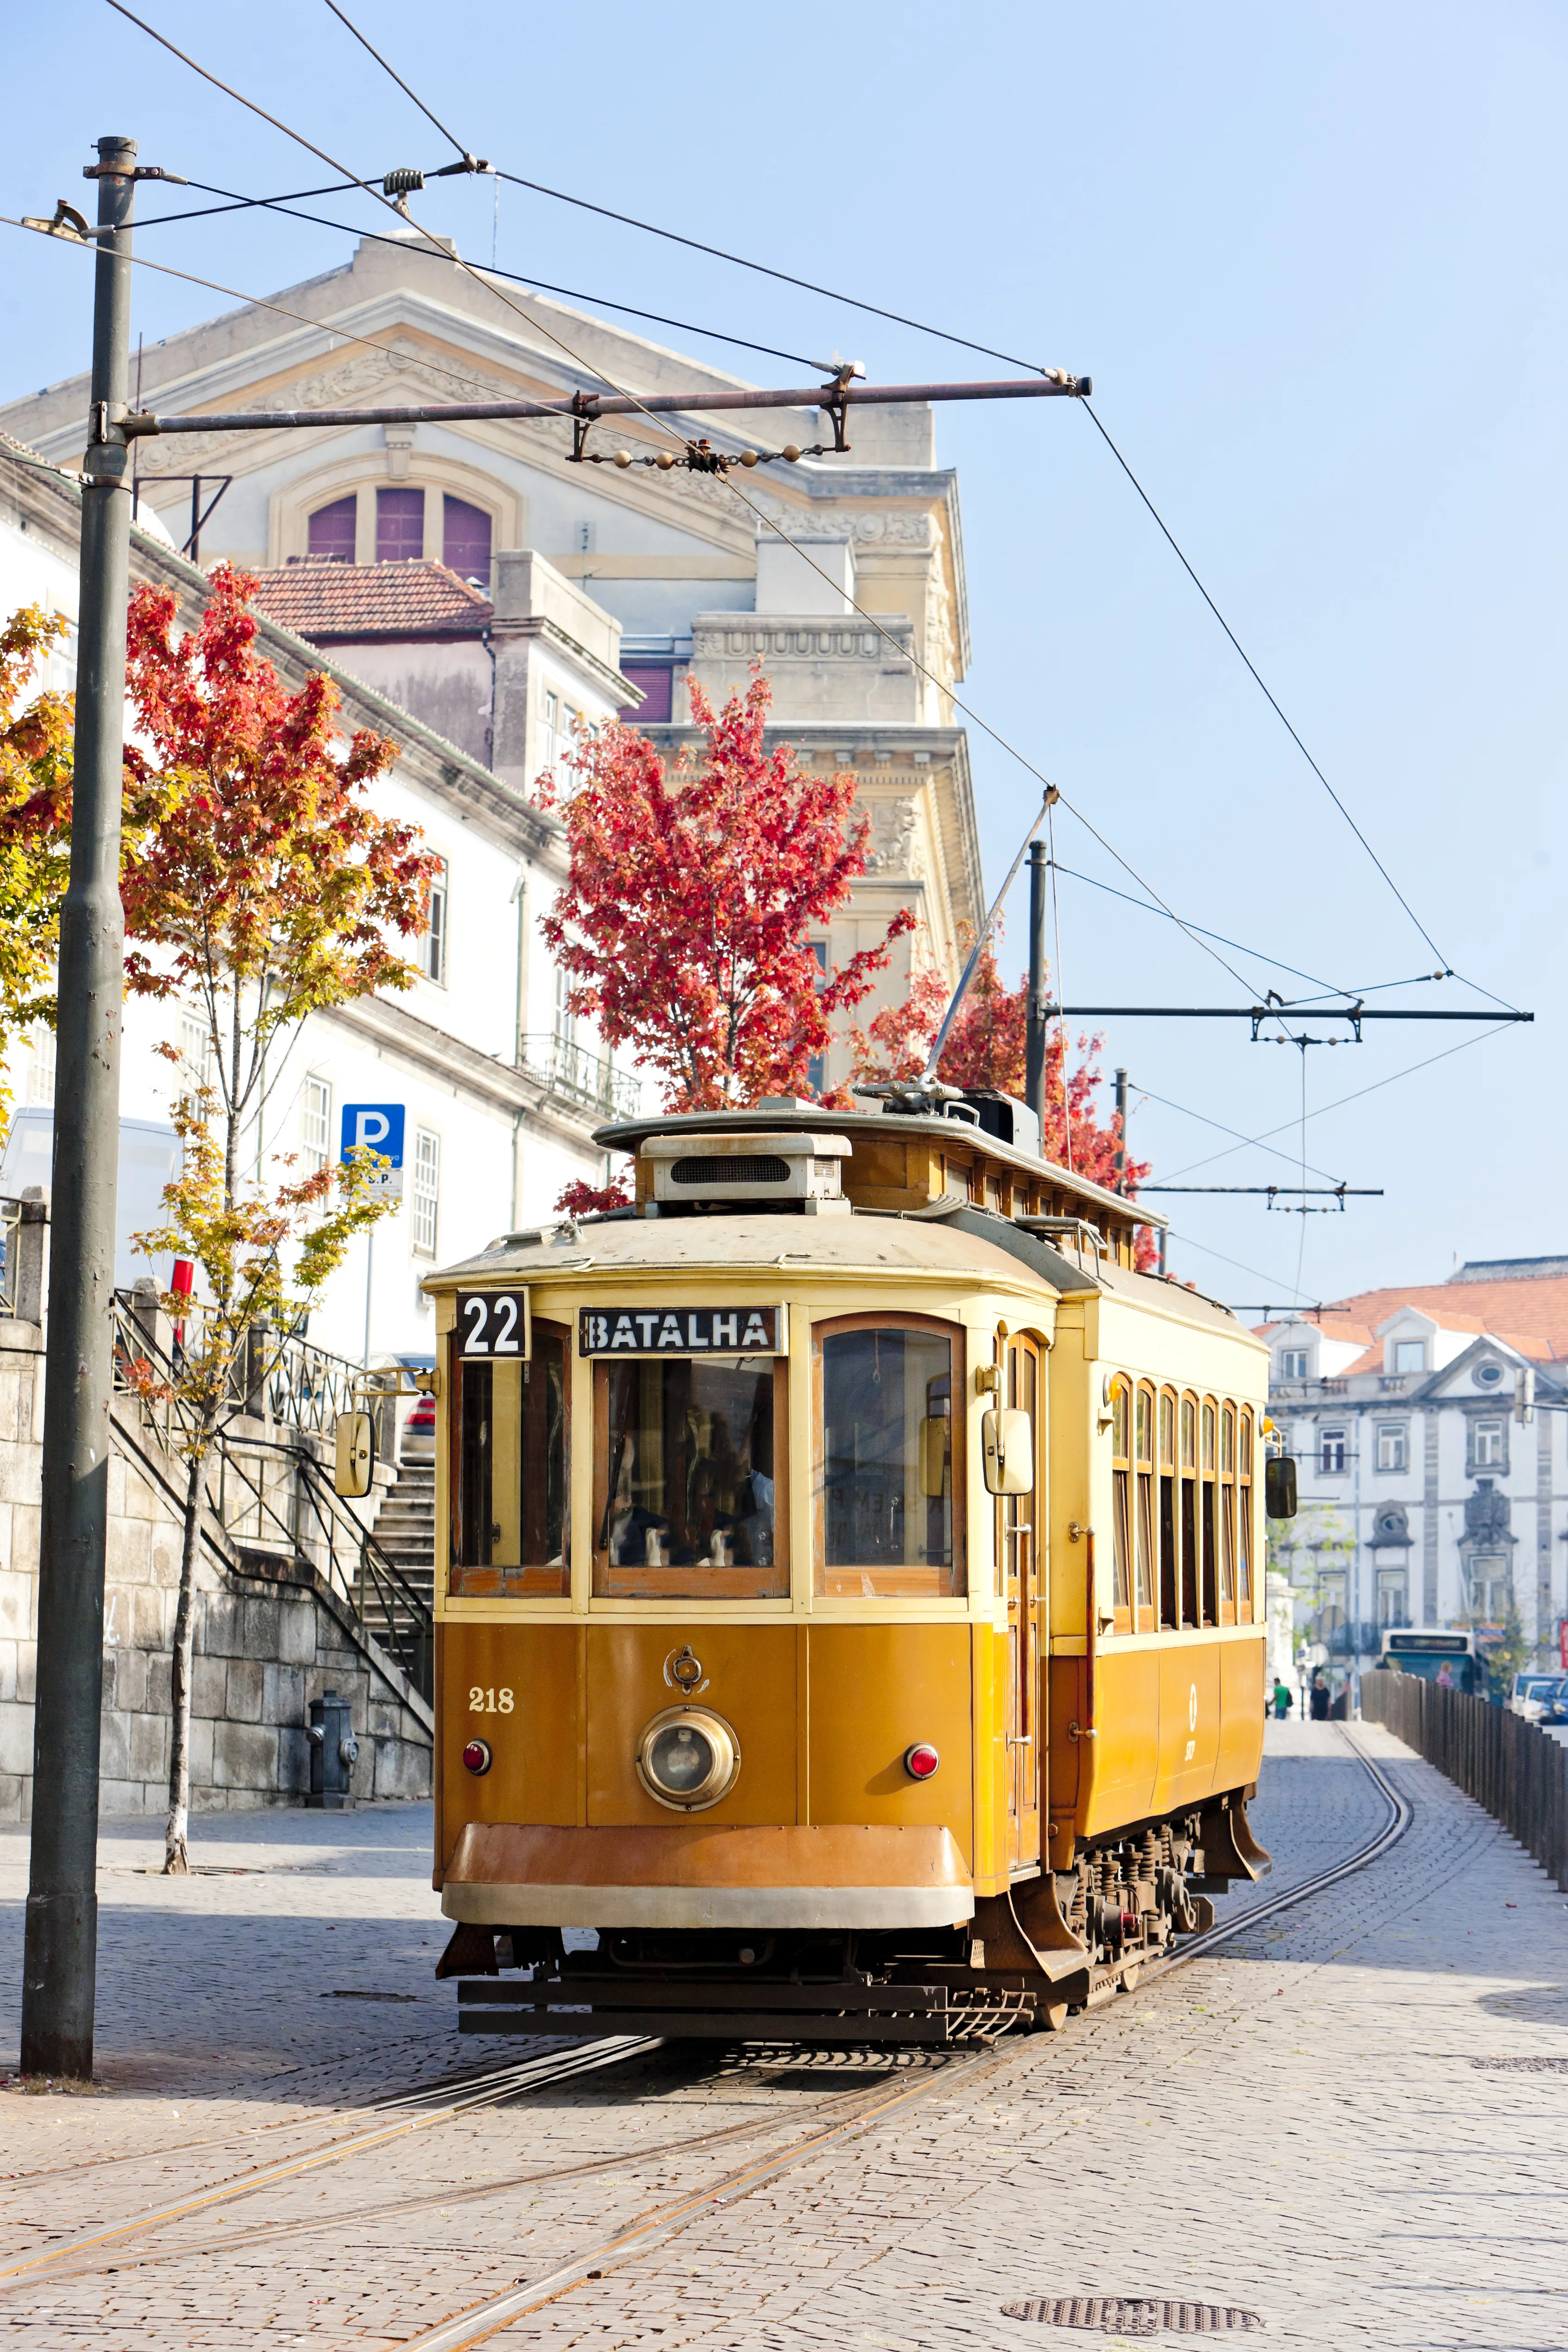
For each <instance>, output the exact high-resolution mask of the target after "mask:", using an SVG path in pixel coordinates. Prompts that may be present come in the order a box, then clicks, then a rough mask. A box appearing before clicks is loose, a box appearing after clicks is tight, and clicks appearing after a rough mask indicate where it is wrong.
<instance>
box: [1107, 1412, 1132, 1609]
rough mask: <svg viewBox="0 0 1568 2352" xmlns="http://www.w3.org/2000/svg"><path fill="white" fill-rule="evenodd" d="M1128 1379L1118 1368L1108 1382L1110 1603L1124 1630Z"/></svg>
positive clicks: (1127, 1605) (1128, 1601) (1128, 1578)
mask: <svg viewBox="0 0 1568 2352" xmlns="http://www.w3.org/2000/svg"><path fill="white" fill-rule="evenodd" d="M1130 1403H1131V1400H1130V1396H1129V1391H1128V1383H1127V1381H1126V1380H1125V1378H1124V1377H1123V1375H1122V1374H1121V1373H1120V1372H1117V1373H1114V1374H1113V1375H1112V1377H1111V1383H1110V1427H1111V1438H1110V1497H1111V1531H1112V1535H1113V1537H1114V1543H1115V1567H1116V1585H1115V1596H1114V1606H1115V1610H1116V1621H1115V1622H1116V1631H1117V1632H1118V1633H1130V1632H1131V1627H1132V1493H1131V1487H1132V1467H1131V1454H1130V1451H1129V1447H1130V1442H1131V1429H1130V1423H1131V1410H1130Z"/></svg>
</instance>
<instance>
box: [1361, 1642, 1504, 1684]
mask: <svg viewBox="0 0 1568 2352" xmlns="http://www.w3.org/2000/svg"><path fill="white" fill-rule="evenodd" d="M1377 1663H1378V1665H1379V1667H1380V1668H1381V1669H1382V1670H1383V1671H1384V1672H1385V1673H1389V1674H1395V1675H1421V1676H1422V1677H1423V1679H1424V1680H1425V1681H1426V1682H1429V1683H1435V1682H1436V1680H1437V1678H1438V1676H1439V1675H1440V1674H1441V1673H1442V1671H1443V1668H1444V1665H1445V1664H1447V1668H1448V1672H1449V1674H1450V1675H1452V1677H1453V1683H1454V1688H1455V1689H1456V1690H1458V1691H1464V1692H1466V1693H1468V1695H1469V1696H1471V1697H1473V1698H1489V1696H1491V1691H1490V1685H1489V1680H1488V1675H1487V1663H1486V1659H1485V1657H1484V1656H1483V1654H1482V1653H1481V1650H1480V1647H1479V1643H1478V1641H1477V1638H1476V1634H1475V1633H1474V1631H1473V1630H1468V1629H1467V1628H1465V1627H1464V1626H1458V1625H1456V1626H1451V1627H1448V1628H1447V1629H1446V1630H1445V1631H1444V1632H1442V1633H1412V1632H1411V1631H1410V1630H1409V1629H1408V1628H1403V1629H1401V1630H1400V1631H1398V1632H1395V1633H1384V1637H1383V1655H1382V1657H1381V1658H1379V1660H1378V1662H1377Z"/></svg>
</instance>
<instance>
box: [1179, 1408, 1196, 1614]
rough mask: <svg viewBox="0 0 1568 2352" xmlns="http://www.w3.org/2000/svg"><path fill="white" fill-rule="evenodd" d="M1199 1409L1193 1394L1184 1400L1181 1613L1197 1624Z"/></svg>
mask: <svg viewBox="0 0 1568 2352" xmlns="http://www.w3.org/2000/svg"><path fill="white" fill-rule="evenodd" d="M1197 1439H1198V1408H1197V1401H1196V1399H1195V1398H1194V1397H1190V1396H1184V1398H1183V1399H1182V1475H1181V1488H1182V1496H1181V1514H1182V1518H1181V1537H1182V1615H1181V1622H1182V1623H1183V1624H1184V1625H1195V1624H1197V1623H1198V1622H1199V1620H1198V1475H1197V1474H1198V1444H1197Z"/></svg>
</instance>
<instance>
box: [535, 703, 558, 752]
mask: <svg viewBox="0 0 1568 2352" xmlns="http://www.w3.org/2000/svg"><path fill="white" fill-rule="evenodd" d="M560 751H561V697H560V696H559V695H558V694H547V695H546V696H545V698H544V706H543V709H542V711H541V713H540V719H539V764H540V767H541V769H544V768H553V767H554V765H555V762H556V760H557V758H558V757H559V756H560Z"/></svg>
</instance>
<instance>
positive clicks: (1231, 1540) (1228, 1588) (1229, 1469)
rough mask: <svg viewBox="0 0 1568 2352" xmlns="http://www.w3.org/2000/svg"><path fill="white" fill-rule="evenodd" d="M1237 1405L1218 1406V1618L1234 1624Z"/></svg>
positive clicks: (1225, 1622) (1225, 1401) (1229, 1401)
mask: <svg viewBox="0 0 1568 2352" xmlns="http://www.w3.org/2000/svg"><path fill="white" fill-rule="evenodd" d="M1236 1495H1237V1486H1236V1406H1235V1405H1234V1404H1233V1403H1232V1402H1231V1400H1230V1399H1229V1398H1228V1397H1226V1398H1224V1399H1223V1400H1222V1401H1221V1403H1220V1409H1219V1622H1220V1623H1221V1624H1222V1625H1234V1624H1235V1623H1236V1622H1237V1614H1236Z"/></svg>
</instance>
